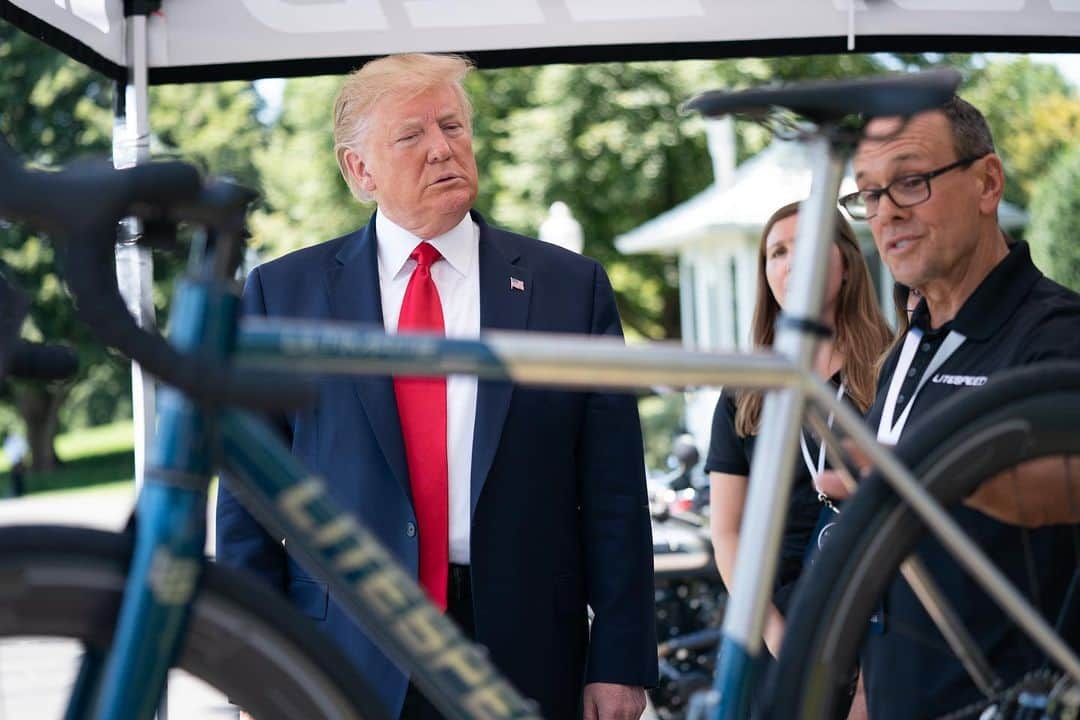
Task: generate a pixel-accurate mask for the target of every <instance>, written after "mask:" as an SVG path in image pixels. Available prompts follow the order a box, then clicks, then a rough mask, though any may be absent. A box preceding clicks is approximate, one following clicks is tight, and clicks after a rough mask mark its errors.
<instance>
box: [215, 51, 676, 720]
mask: <svg viewBox="0 0 1080 720" xmlns="http://www.w3.org/2000/svg"><path fill="white" fill-rule="evenodd" d="M469 69H470V66H469V64H468V63H467V61H465V60H463V59H461V58H458V57H452V56H434V55H401V56H391V57H387V58H383V59H381V60H377V61H373V62H370V63H368V64H367V65H365V66H364V67H363V68H362V69H361V70H359V71H357V72H355V73H353V74H352V75H350V76H349V78H348V79H347V80H346V82H345V85H344V87H343V89H342V91H341V93H340V95H339V97H338V100H337V102H336V104H335V110H334V139H335V145H336V153H337V158H338V164H339V166H340V168H341V171H342V175H343V176H344V178H345V180H346V182H347V183H348V185H349V188H350V190H351V191H352V192H353V194H354V195H355V196H356V197H357V198H358V199H361V200H370V199H374V200H375V202H376V203H377V205H378V208H377V211H376V212H375V214H374V215H373V216H372V219H371V221H370V222H368V224H367V226H366V227H365V228H363V229H361V230H358V231H356V232H354V233H351V234H349V235H346V236H344V237H340V238H337V239H335V240H331V241H329V242H325V243H321V244H319V245H315V246H313V247H309V248H306V249H303V250H300V251H297V252H294V253H292V254H290V255H287V256H285V257H283V258H281V259H278V260H276V261H274V262H271V263H268V264H266V265H263V266H262V267H260V268H258V269H256V270H255V271H254V272H253V273H252V274H251V276H250V277H249V279H248V282H247V286H246V288H245V291H244V304H245V309H246V312H248V313H253V314H262V315H271V316H287V317H306V318H323V319H332V320H339V321H347V322H359V323H369V324H370V323H379V324H381V325H383V326H384V327H385V328H386V330H387V332H391V333H392V332H397V331H399V330H401V331H405V330H427V331H435V332H438V331H442V332H445V334H446V335H447V336H451V337H455V336H456V337H475V336H476V335H477V334H478V333H479V332H480V330H481V328H483V329H485V330H488V329H491V330H537V331H544V332H560V333H580V334H595V335H616V336H618V335H621V327H620V323H619V317H618V312H617V310H616V307H615V299H614V294H613V292H612V289H611V286H610V284H609V282H608V279H607V276H606V275H605V273H604V271H603V269H602V268H601V267H600V265H599V264H597V263H596V262H594V261H592V260H590V259H588V258H584V257H581V256H579V255H576V254H574V253H571V252H568V251H566V250H563V249H561V248H558V247H556V246H553V245H549V244H546V243H542V242H540V241H538V240H534V239H531V238H527V237H523V236H521V235H516V234H513V233H509V232H505V231H502V230H498V229H496V228H493V227H491V226H489V225H487V223H485V222H484V219H483V218H482V217H480V215H479V214H478V213H476V212H475V211H471V207H472V203H473V201H474V200H475V199H476V193H477V169H476V161H475V158H474V156H473V150H472V127H471V107H470V105H469V101H468V98H467V97H466V95H465V92H464V89H463V86H462V81H463V79H464V77H465V75H466V73H467V72H468V71H469ZM281 426H282V427H281V429H282V432H283V433H284V435H285V437H286V438H287V441H288V442H289V443H290V446H291V448H292V451H293V453H294V454H295V455H296V456H297V457H299V458H301V459H302V460H303V461H305V462H306V463H307V464H308V466H309V467H311V468H313V469H315V470H316V471H318V472H319V473H320V474H322V475H324V476H325V478H326V481H327V483H328V485H329V486H330V488H331V490H332V492H333V493H334V495H335V496H336V499H338V500H339V501H340V502H341V503H343V505H344V507H347V508H348V509H349V510H350V511H352V512H354V513H355V514H356V515H357V516H358V517H359V518H360V519H361V520H362V521H363V523H364V524H365V525H367V526H368V527H370V528H371V529H372V530H373V531H374V532H375V533H376V534H377V535H378V537H379V539H380V540H381V541H382V542H383V543H384V544H385V545H386V547H387V548H388V549H389V550H390V551H391V552H392V553H393V554H394V556H395V558H396V559H397V560H398V561H399V562H401V563H402V565H403V566H404V567H405V568H407V569H408V570H409V571H411V572H412V573H413V574H414V577H417V578H418V580H419V581H420V583H421V585H422V586H423V587H424V588H425V590H426V591H427V593H428V594H429V595H430V596H431V598H432V600H433V601H434V602H436V604H438V605H440V606H442V607H444V608H446V610H447V612H448V613H449V615H450V616H451V617H453V618H454V619H455V620H456V621H457V622H458V623H459V625H461V626H462V627H463V628H464V630H465V631H466V632H467V633H468V634H469V635H470V636H472V637H473V638H474V639H475V640H476V641H477V642H479V643H481V644H483V645H485V646H487V648H488V649H489V651H490V653H491V656H492V658H493V660H494V662H495V663H496V665H497V666H498V667H499V668H500V669H501V670H502V671H503V672H505V673H506V675H507V676H508V677H509V679H510V680H511V681H512V682H513V684H514V685H515V686H516V687H517V688H518V689H519V690H521V691H522V693H524V694H525V695H526V696H527V697H530V698H533V699H534V700H536V701H537V702H538V703H539V704H540V708H541V711H542V713H543V714H544V716H545V717H549V718H558V719H562V718H571V717H577V716H580V715H581V714H582V713H583V714H584V717H585V718H587V719H590V720H591V719H593V718H596V719H598V720H624V719H625V720H630V719H631V718H638V717H639V716H640V715H641V713H642V711H643V710H644V707H645V694H644V690H643V688H644V687H647V686H650V685H653V684H655V682H656V680H657V660H656V637H655V628H654V617H653V600H652V598H653V582H652V542H651V533H650V525H649V515H648V509H647V500H646V492H645V482H644V462H643V458H642V440H641V429H640V424H639V420H638V413H637V408H636V404H635V401H634V398H633V397H632V396H629V395H619V394H608V393H586V392H561V391H554V390H546V389H537V388H529V387H517V386H514V385H512V384H510V383H507V382H495V381H478V380H477V379H476V378H475V377H472V376H453V377H449V378H446V379H442V378H438V379H434V380H432V379H426V380H425V379H418V378H393V379H391V378H386V377H380V378H364V379H359V380H358V379H355V378H328V379H325V380H324V381H322V384H321V392H320V399H319V402H318V403H317V405H316V407H315V408H314V409H311V410H307V411H303V412H299V413H294V414H292V415H291V416H289V417H287V418H282V419H281ZM217 533H218V542H217V552H218V558H219V561H220V562H223V563H226V564H229V565H233V566H238V567H242V568H245V569H247V570H250V571H253V572H255V573H257V574H259V575H260V576H262V577H263V578H265V579H266V581H267V582H270V583H271V584H273V585H274V586H276V587H279V588H281V589H282V591H284V592H286V593H287V594H288V595H289V597H290V598H291V599H292V600H293V601H294V602H295V603H296V604H297V605H298V606H299V607H300V608H301V609H303V610H304V611H305V612H306V613H307V614H308V615H310V616H311V617H313V618H315V619H316V620H317V621H319V622H320V624H321V626H322V627H323V629H324V630H325V631H326V632H327V633H328V634H329V635H330V636H332V637H333V638H334V639H335V640H336V641H337V642H338V643H339V644H340V645H341V647H342V648H343V649H344V650H345V652H346V653H347V654H348V655H349V656H350V657H351V658H352V659H353V660H354V661H355V663H356V664H357V666H358V667H359V669H360V671H361V672H362V673H363V674H364V675H365V676H366V677H367V678H368V679H369V680H371V682H372V685H373V686H374V687H375V688H378V689H379V691H380V692H381V693H382V696H383V699H384V700H385V702H386V704H387V706H388V707H390V708H391V709H392V710H393V711H394V712H395V713H398V714H400V716H401V717H403V718H433V717H438V715H437V714H436V713H435V712H434V710H433V709H432V708H431V707H430V706H429V705H428V704H427V703H426V701H425V700H424V699H423V698H422V697H420V696H419V694H418V693H417V692H416V691H415V689H414V688H413V686H412V685H410V684H409V682H408V677H407V676H406V675H404V674H403V673H402V672H400V671H399V670H398V669H397V668H396V667H395V666H394V665H392V664H391V662H390V661H389V660H388V659H387V658H386V657H385V656H384V655H383V654H382V653H381V652H380V651H379V650H378V649H377V648H376V647H375V646H374V645H373V644H372V643H371V642H370V641H369V640H368V638H367V637H366V636H365V635H364V633H363V632H362V631H361V630H360V628H359V627H358V626H357V625H355V624H354V623H353V622H352V620H351V619H350V618H349V617H348V616H346V615H345V613H344V611H343V610H342V609H341V608H340V607H339V606H338V604H337V603H336V602H335V599H334V598H333V597H329V598H328V597H327V592H326V586H325V585H324V584H323V583H321V582H320V581H319V579H318V578H314V577H311V576H310V575H309V574H308V573H307V572H305V571H304V569H303V568H301V567H300V566H299V565H298V564H297V563H296V562H295V561H294V560H293V559H292V558H291V557H290V556H289V555H288V553H287V551H286V548H285V547H283V545H282V542H281V540H282V539H281V538H277V537H271V536H270V535H268V534H267V533H266V532H265V531H263V529H262V528H261V527H259V526H258V525H257V524H256V523H255V521H254V520H253V519H252V518H251V516H250V515H249V514H248V513H247V512H246V511H245V510H244V509H243V508H242V507H241V506H240V505H239V504H238V503H237V502H236V500H235V498H234V497H232V495H230V493H229V492H228V490H227V488H226V489H224V490H223V491H222V493H221V497H220V498H219V502H218V520H217ZM586 605H588V606H589V607H591V608H592V611H593V614H594V617H593V620H592V623H591V626H590V624H589V622H588V617H587V609H586Z"/></svg>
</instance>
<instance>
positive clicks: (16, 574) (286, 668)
mask: <svg viewBox="0 0 1080 720" xmlns="http://www.w3.org/2000/svg"><path fill="white" fill-rule="evenodd" d="M131 552H132V538H131V537H130V536H129V535H126V534H117V533H108V532H101V531H97V530H89V529H85V528H73V527H53V526H12V527H7V528H2V529H0V637H11V636H48V637H56V638H67V639H73V640H78V641H80V642H82V643H83V645H84V646H86V647H93V648H96V649H101V650H104V649H106V648H107V647H108V646H109V643H110V641H111V638H112V634H113V628H114V624H115V620H116V616H117V612H118V610H119V608H120V602H121V595H122V592H123V588H124V582H125V576H126V573H127V568H128V563H129V560H130V557H131ZM174 667H176V668H180V669H182V670H185V671H186V672H188V673H190V674H191V675H193V676H195V677H197V678H199V679H201V680H202V681H204V682H206V683H207V684H209V685H211V686H212V687H214V688H216V689H217V690H219V691H221V692H222V693H224V694H225V695H226V696H227V697H228V698H229V699H230V701H232V702H234V703H236V704H237V705H239V706H240V707H243V708H245V709H246V710H247V711H248V712H250V713H251V714H252V715H253V716H254V717H256V718H258V720H295V718H324V719H326V720H329V719H330V718H334V719H335V720H338V719H340V720H383V719H385V718H388V717H389V714H388V713H387V712H386V710H385V709H384V707H383V705H382V704H381V702H380V701H379V699H378V696H377V695H376V694H375V693H374V691H373V690H372V689H371V687H370V685H369V684H368V683H367V682H366V681H365V680H364V679H363V678H362V677H360V676H359V675H358V674H357V673H356V672H355V671H354V670H353V669H352V667H351V665H350V664H349V661H348V660H346V659H345V656H344V655H343V654H342V653H341V652H339V651H338V650H337V648H335V647H334V646H333V645H332V644H330V642H329V641H328V640H327V639H326V638H324V637H323V636H322V634H321V633H319V632H318V630H317V629H316V628H315V627H314V626H313V625H312V624H311V622H310V621H308V620H307V618H305V617H303V616H302V615H300V614H299V613H298V612H297V611H296V610H295V609H293V608H292V607H291V606H290V605H289V604H288V602H287V601H286V600H285V599H284V598H283V597H281V596H279V595H278V594H276V593H274V592H273V590H272V589H270V588H268V587H265V586H264V584H262V583H260V582H259V581H257V580H256V579H254V578H249V577H247V576H245V575H242V574H240V573H237V572H236V571H234V570H230V569H228V568H224V567H221V566H218V565H215V564H213V563H208V564H207V566H206V570H205V572H204V574H203V578H202V581H201V584H200V590H199V591H198V593H197V595H196V597H195V599H194V601H193V604H192V608H191V614H190V616H189V622H188V630H187V633H186V635H185V639H184V642H183V645H182V647H181V650H180V653H179V657H178V658H177V660H176V662H175V663H174Z"/></svg>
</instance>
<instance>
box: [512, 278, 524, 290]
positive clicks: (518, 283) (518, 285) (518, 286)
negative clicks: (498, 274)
mask: <svg viewBox="0 0 1080 720" xmlns="http://www.w3.org/2000/svg"><path fill="white" fill-rule="evenodd" d="M510 289H511V290H520V291H521V292H525V281H524V280H518V279H517V278H516V277H511V278H510Z"/></svg>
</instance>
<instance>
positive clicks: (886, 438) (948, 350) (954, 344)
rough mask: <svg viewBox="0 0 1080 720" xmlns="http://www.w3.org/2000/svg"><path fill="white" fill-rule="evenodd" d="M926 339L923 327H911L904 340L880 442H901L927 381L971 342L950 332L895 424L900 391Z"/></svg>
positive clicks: (883, 411) (958, 334) (887, 397)
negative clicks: (920, 345)
mask: <svg viewBox="0 0 1080 720" xmlns="http://www.w3.org/2000/svg"><path fill="white" fill-rule="evenodd" d="M922 336H923V333H922V330H920V329H919V328H911V329H910V330H908V334H907V337H906V338H904V347H903V349H902V350H901V351H900V358H899V360H898V361H897V363H896V369H895V370H893V375H892V382H891V383H890V384H889V392H888V394H887V395H886V396H885V407H884V408H882V411H881V422H880V423H879V424H878V431H877V439H878V442H881V443H884V444H886V445H895V444H896V443H898V442H900V434H901V433H902V432H904V426H905V425H907V421H908V415H910V414H911V406H912V405H914V404H915V397H916V396H917V395H918V394H919V391H920V390H922V389H923V385H925V384H926V381H927V380H929V379H930V377H931V376H932V375H933V374H934V373H935V372H937V371H938V368H940V367H941V366H942V365H944V364H945V361H946V360H948V359H949V358H950V357H951V356H952V354H953V353H954V352H956V349H957V348H959V347H960V346H961V345H963V344H964V340H966V339H967V338H965V337H964V336H963V335H962V334H960V333H958V332H956V331H955V330H950V331H949V334H948V335H946V336H945V340H943V341H942V343H941V346H940V347H939V348H938V349H937V352H936V353H934V357H932V358H930V364H929V365H927V366H926V371H925V372H923V375H922V377H921V378H919V384H918V385H916V386H915V391H914V392H913V393H911V399H910V400H908V402H907V406H906V407H905V408H904V412H903V413H901V415H900V417H899V418H897V419H896V420H895V421H894V420H893V417H894V416H895V415H896V400H897V398H898V397H899V395H900V388H901V387H902V386H903V384H904V380H905V379H906V378H907V374H908V369H909V368H910V367H911V363H912V362H913V361H914V360H915V352H916V350H918V348H919V343H920V342H921V341H922Z"/></svg>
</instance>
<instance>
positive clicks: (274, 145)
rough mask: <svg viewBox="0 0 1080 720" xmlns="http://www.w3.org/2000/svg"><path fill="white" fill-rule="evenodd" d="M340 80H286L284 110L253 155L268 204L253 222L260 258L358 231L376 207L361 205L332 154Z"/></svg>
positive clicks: (253, 242)
mask: <svg viewBox="0 0 1080 720" xmlns="http://www.w3.org/2000/svg"><path fill="white" fill-rule="evenodd" d="M340 85H341V80H340V78H335V77H320V78H303V79H297V80H290V81H289V82H288V83H286V85H285V92H284V94H283V96H282V112H281V115H280V117H279V118H278V120H277V122H276V123H275V124H274V126H273V127H272V128H271V130H270V137H269V142H268V145H267V147H266V150H265V151H264V152H261V153H260V154H259V155H258V157H256V158H255V165H256V167H257V168H258V171H259V176H260V178H261V187H262V192H263V201H264V203H265V205H266V207H265V208H264V209H262V210H260V211H258V212H256V213H255V214H254V216H253V217H252V220H251V228H252V235H253V238H252V246H253V247H254V248H255V249H256V250H257V251H258V252H259V254H260V255H261V257H262V259H263V260H269V259H271V258H274V257H277V256H278V255H281V254H283V253H285V252H287V251H289V250H295V249H296V248H299V247H303V246H306V245H312V244H314V243H317V242H321V241H323V240H329V239H331V238H334V237H337V236H338V235H341V234H343V233H346V232H349V231H351V230H354V229H356V228H357V227H358V226H359V225H360V224H361V223H363V222H365V221H366V220H367V218H368V217H369V215H370V213H371V211H372V210H373V209H374V206H362V205H360V204H359V203H358V202H357V201H356V200H355V199H354V198H353V197H352V195H351V194H349V189H348V187H347V186H346V185H345V181H344V180H343V179H342V177H341V173H340V171H339V170H338V166H337V159H336V157H335V155H334V140H333V134H332V133H333V124H332V118H331V114H332V108H333V105H334V97H335V96H336V94H337V91H338V88H339V87H340Z"/></svg>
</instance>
